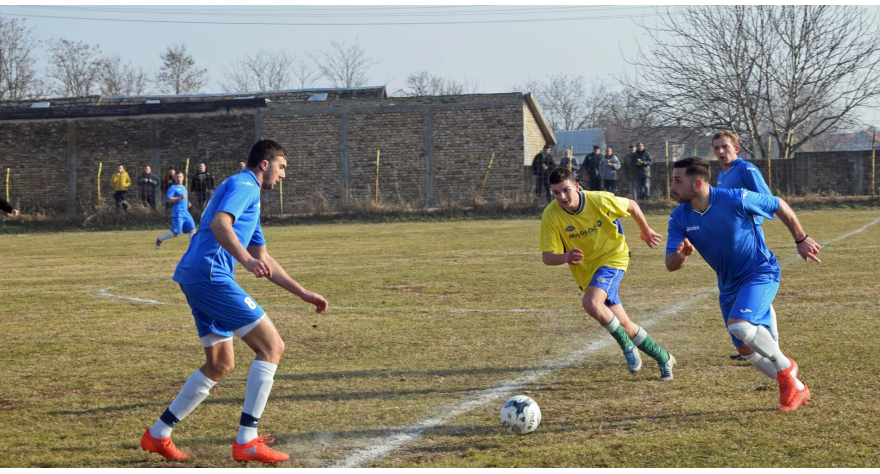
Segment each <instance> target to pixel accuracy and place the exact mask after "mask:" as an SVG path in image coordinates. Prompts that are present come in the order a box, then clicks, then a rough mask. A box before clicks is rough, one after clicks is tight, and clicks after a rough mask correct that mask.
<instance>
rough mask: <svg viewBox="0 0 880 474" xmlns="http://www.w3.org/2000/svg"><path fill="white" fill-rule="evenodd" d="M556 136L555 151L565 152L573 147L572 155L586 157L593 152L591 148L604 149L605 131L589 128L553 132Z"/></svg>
mask: <svg viewBox="0 0 880 474" xmlns="http://www.w3.org/2000/svg"><path fill="white" fill-rule="evenodd" d="M553 134H554V135H555V136H556V149H557V150H567V149H569V148H571V147H574V151H572V154H573V155H586V154H589V153H592V152H593V146H598V147H599V148H605V129H604V128H589V129H586V130H570V131H563V132H553Z"/></svg>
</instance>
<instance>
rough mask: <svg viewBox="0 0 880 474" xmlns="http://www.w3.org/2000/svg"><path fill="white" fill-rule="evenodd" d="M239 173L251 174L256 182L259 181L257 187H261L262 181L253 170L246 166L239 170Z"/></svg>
mask: <svg viewBox="0 0 880 474" xmlns="http://www.w3.org/2000/svg"><path fill="white" fill-rule="evenodd" d="M238 174H246V175H248V176H250V177H251V178H253V180H254V183H257V187H260V181H259V180H258V179H257V175H255V174H254V172H253V171H251V170H249V169H247V168H245V169H243V170H241V171H239V172H238Z"/></svg>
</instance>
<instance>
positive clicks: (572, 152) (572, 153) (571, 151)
mask: <svg viewBox="0 0 880 474" xmlns="http://www.w3.org/2000/svg"><path fill="white" fill-rule="evenodd" d="M568 151H569V153H568V171H571V161H572V160H574V145H571V146H570V147H568ZM492 156H495V152H492ZM490 166H491V165H490ZM486 174H487V175H488V173H486Z"/></svg>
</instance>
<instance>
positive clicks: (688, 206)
mask: <svg viewBox="0 0 880 474" xmlns="http://www.w3.org/2000/svg"><path fill="white" fill-rule="evenodd" d="M709 177H710V173H709V165H708V164H707V163H706V162H705V161H704V160H702V159H700V158H687V159H684V160H681V161H677V162H676V163H675V168H674V169H673V174H672V185H671V191H672V195H673V196H674V197H675V199H676V200H678V202H679V203H680V204H679V206H678V207H676V208H675V209H674V210H673V211H672V215H671V216H670V217H669V237H668V238H669V240H668V241H667V245H666V268H667V269H668V270H669V271H675V270H679V269H681V268H682V267H683V266H684V264H685V262H686V261H687V259H688V257H689V256H690V255H691V254H693V252H694V249H696V250H697V251H698V252H700V255H701V256H702V257H703V259H704V260H705V261H706V263H708V264H709V266H710V267H712V269H713V270H715V273H716V274H717V275H718V289H719V291H720V293H721V294H720V296H719V302H720V305H721V314H722V317H723V318H724V324H725V325H726V326H727V329H728V331H729V332H730V336H731V339H732V340H733V344H734V346H736V348H737V351H738V352H739V353H740V354H742V355H743V357H745V358H746V359H747V360H749V362H751V363H752V365H754V366H755V367H756V368H757V369H758V370H759V371H761V372H762V373H763V374H765V375H767V376H768V377H770V378H773V379H775V380H776V381H777V383H778V384H779V405H780V406H779V410H781V411H792V410H796V409H797V408H798V407H800V406H801V405H803V404H805V403H807V402H808V401H810V389H809V388H808V387H807V385H806V384H804V383H803V382H801V381H800V380H798V378H797V376H798V365H797V363H796V362H795V361H794V359H792V358H790V357H786V356H785V355H784V354H783V353H782V351H781V350H780V349H779V344H778V343H777V342H776V341H775V340H774V339H773V337H772V336H771V335H770V331H769V326H770V304H771V303H772V302H773V299H774V298H775V297H776V292H777V290H778V289H779V280H780V270H779V264H778V263H777V262H776V257H775V256H774V255H773V252H771V251H770V250H769V249H768V248H767V246H766V244H765V243H764V239H763V237H762V235H760V234H759V233H758V232H757V230H756V227H755V225H754V220H753V217H752V216H754V215H760V216H763V217H765V218H767V219H773V215H774V214H776V215H777V216H779V220H781V221H782V223H783V224H785V226H786V227H787V228H788V230H789V231H790V232H791V234H792V236H793V237H794V240H795V242H796V244H797V250H798V254H800V256H801V257H802V258H803V259H804V260H807V259H810V260H813V261H815V262H819V261H820V260H819V257H817V255H818V253H819V245H818V244H816V242H814V241H813V239H811V238H810V237H809V236H808V235H807V234H806V233H805V232H804V230H803V228H801V225H800V222H798V219H797V216H795V213H794V211H792V210H791V207H789V206H788V204H786V202H785V201H783V200H781V199H779V198H776V197H773V196H768V195H766V194H760V193H754V192H751V191H748V190H746V189H718V188H713V187H712V186H710V185H709Z"/></svg>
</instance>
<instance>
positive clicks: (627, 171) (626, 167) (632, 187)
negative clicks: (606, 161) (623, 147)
mask: <svg viewBox="0 0 880 474" xmlns="http://www.w3.org/2000/svg"><path fill="white" fill-rule="evenodd" d="M635 153H636V146H635V145H630V146H629V153H627V154H626V156H624V157H623V163H621V165H622V166H623V173H624V176H626V184H627V187H628V188H629V195H630V197H631V199H633V200H635V199H636V197H637V196H636V190H637V189H638V187H637V186H636V169H635V167H634V166H633V161H634V160H633V155H634V154H635Z"/></svg>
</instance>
